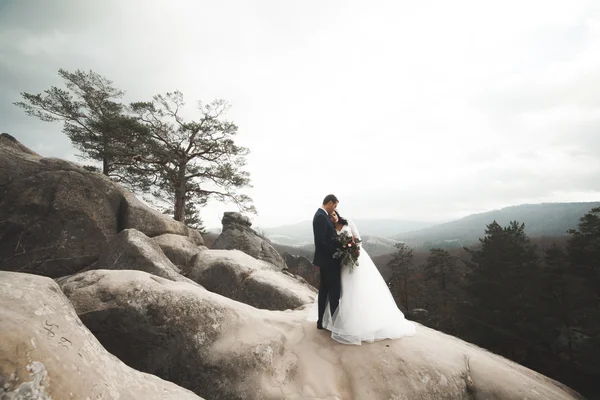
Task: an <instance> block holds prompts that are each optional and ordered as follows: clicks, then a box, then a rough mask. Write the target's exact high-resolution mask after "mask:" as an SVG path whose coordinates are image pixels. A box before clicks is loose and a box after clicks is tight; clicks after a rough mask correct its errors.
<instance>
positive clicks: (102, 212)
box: [0, 134, 203, 278]
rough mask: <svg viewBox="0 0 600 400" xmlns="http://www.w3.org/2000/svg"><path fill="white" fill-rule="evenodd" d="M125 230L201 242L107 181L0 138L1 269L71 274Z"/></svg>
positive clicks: (85, 264)
mask: <svg viewBox="0 0 600 400" xmlns="http://www.w3.org/2000/svg"><path fill="white" fill-rule="evenodd" d="M128 228H133V229H137V230H139V231H141V232H143V233H144V234H146V235H147V236H150V237H154V236H159V235H163V234H166V233H170V234H176V235H180V236H185V237H188V238H190V240H192V242H193V243H194V244H196V245H202V244H203V241H202V237H201V236H200V234H199V233H198V232H197V231H195V230H193V229H189V228H187V227H186V226H185V225H183V224H182V223H180V222H177V221H174V220H173V219H172V218H169V217H168V216H165V215H163V214H161V213H159V212H157V211H155V210H152V209H150V208H149V207H147V206H145V205H144V204H142V203H141V202H140V201H138V200H137V199H136V198H135V197H134V196H133V195H132V194H130V193H128V192H127V191H126V190H124V189H123V188H121V187H120V186H119V185H117V184H115V183H114V182H112V181H111V180H110V179H108V178H107V177H105V176H103V175H101V174H98V173H94V172H90V171H87V170H85V169H84V168H81V167H79V166H78V165H76V164H74V163H71V162H67V161H64V160H59V159H54V158H44V157H42V156H40V155H38V154H36V153H35V152H33V151H31V150H29V149H27V148H26V147H25V146H23V145H22V144H20V143H19V142H18V141H16V139H14V138H13V137H12V136H10V135H7V134H2V135H0V235H1V237H0V270H11V271H20V272H30V273H34V274H39V275H45V276H49V277H53V278H56V277H60V276H65V275H70V274H73V273H75V272H77V271H80V270H82V269H83V268H85V267H88V266H89V265H91V264H93V263H94V262H95V261H96V260H97V259H98V257H99V255H100V252H101V250H102V248H104V246H105V245H106V244H107V243H108V242H109V241H111V240H112V239H113V238H114V237H115V236H116V235H117V234H118V233H119V232H121V231H122V230H124V229H128Z"/></svg>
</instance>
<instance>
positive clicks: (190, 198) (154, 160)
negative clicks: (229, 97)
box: [129, 92, 256, 221]
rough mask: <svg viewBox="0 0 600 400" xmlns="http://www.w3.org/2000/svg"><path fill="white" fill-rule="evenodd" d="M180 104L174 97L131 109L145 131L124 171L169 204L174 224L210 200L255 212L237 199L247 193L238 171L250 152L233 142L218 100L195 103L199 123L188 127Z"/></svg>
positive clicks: (234, 131)
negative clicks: (170, 201)
mask: <svg viewBox="0 0 600 400" xmlns="http://www.w3.org/2000/svg"><path fill="white" fill-rule="evenodd" d="M184 104H185V103H184V101H183V94H182V93H181V92H173V93H167V94H166V95H157V96H155V97H154V98H153V100H152V101H151V102H140V103H133V104H132V105H131V109H132V111H133V112H134V113H135V114H136V115H137V118H138V122H139V123H140V124H141V125H142V126H143V127H144V129H145V136H144V143H143V147H141V149H140V152H139V153H138V154H137V155H136V156H135V157H134V160H135V161H136V164H135V165H134V166H133V167H132V168H130V170H129V171H130V172H131V173H132V174H136V175H137V176H138V186H139V187H140V188H141V189H142V190H145V191H148V190H151V189H153V193H154V195H155V196H157V197H160V198H162V199H170V200H172V205H173V215H174V218H175V220H177V221H184V220H185V218H186V215H185V214H186V209H188V210H190V209H189V208H188V207H189V206H188V205H189V204H195V205H196V206H198V205H203V204H204V203H206V202H207V201H208V200H209V199H211V198H215V199H218V200H220V201H230V202H233V203H235V204H236V205H238V207H239V208H240V209H241V210H242V211H246V212H256V210H255V208H254V206H253V205H252V200H251V199H250V197H248V196H247V195H245V194H240V193H238V189H240V188H244V187H250V176H249V174H248V172H246V171H244V170H243V167H244V165H245V163H246V158H245V157H246V155H247V154H248V153H249V151H248V149H246V148H245V147H242V146H239V145H236V144H235V142H234V136H235V135H236V134H237V130H238V127H237V126H236V125H235V124H234V123H233V122H231V121H228V120H226V119H224V114H225V113H226V111H227V110H228V108H229V106H228V105H227V104H226V103H225V102H223V101H221V100H216V101H214V102H212V103H210V104H208V105H202V104H201V103H200V104H199V107H198V109H199V111H200V118H199V119H198V120H197V121H189V122H187V121H185V120H184V119H183V117H182V116H181V109H182V108H183V106H184Z"/></svg>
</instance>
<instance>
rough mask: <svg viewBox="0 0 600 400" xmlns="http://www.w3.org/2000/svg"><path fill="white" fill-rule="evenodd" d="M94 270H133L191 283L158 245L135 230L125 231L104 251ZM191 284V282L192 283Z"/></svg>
mask: <svg viewBox="0 0 600 400" xmlns="http://www.w3.org/2000/svg"><path fill="white" fill-rule="evenodd" d="M94 269H133V270H138V271H144V272H148V273H150V274H153V275H156V276H160V277H162V278H165V279H169V280H172V281H183V282H190V280H189V279H187V278H185V277H183V276H182V275H180V272H181V270H180V269H179V268H178V267H177V266H175V265H174V264H173V263H172V262H171V261H170V260H169V259H168V258H167V256H165V254H164V253H163V251H162V250H161V248H160V247H159V245H158V244H156V243H155V242H153V241H152V239H150V238H149V237H148V236H146V235H144V234H143V233H142V232H139V231H137V230H135V229H125V230H124V231H121V233H119V234H118V235H117V236H115V237H114V238H113V239H112V240H111V241H110V242H109V243H108V245H107V246H106V247H105V248H104V249H103V251H102V253H101V254H100V258H99V259H98V263H97V264H96V265H95V266H94ZM190 283H191V282H190Z"/></svg>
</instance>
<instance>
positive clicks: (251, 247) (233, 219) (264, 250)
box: [212, 212, 285, 269]
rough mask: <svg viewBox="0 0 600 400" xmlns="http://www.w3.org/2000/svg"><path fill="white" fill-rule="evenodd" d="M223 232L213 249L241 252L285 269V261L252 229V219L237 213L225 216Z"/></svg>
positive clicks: (264, 238)
mask: <svg viewBox="0 0 600 400" xmlns="http://www.w3.org/2000/svg"><path fill="white" fill-rule="evenodd" d="M221 222H222V223H223V231H222V232H221V234H220V235H219V237H218V238H217V240H215V242H214V243H213V245H212V248H213V249H221V250H233V249H237V250H241V251H243V252H244V253H246V254H248V255H250V256H252V257H254V258H256V259H258V260H263V261H266V262H268V263H271V264H273V265H275V266H276V267H278V268H280V269H283V268H285V261H283V258H282V257H281V255H280V254H279V253H278V252H277V250H275V248H274V247H273V246H272V245H271V242H270V241H269V239H267V238H266V237H264V236H262V235H260V234H259V233H257V232H256V231H255V230H254V229H252V223H251V222H250V219H249V218H248V217H246V216H245V215H242V214H240V213H237V212H226V213H224V214H223V219H222V221H221Z"/></svg>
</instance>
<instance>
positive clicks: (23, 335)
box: [0, 271, 201, 400]
mask: <svg viewBox="0 0 600 400" xmlns="http://www.w3.org/2000/svg"><path fill="white" fill-rule="evenodd" d="M0 304H2V307H0V321H1V322H0V337H1V338H2V340H0V360H1V361H0V399H3V400H4V399H6V400H38V399H40V400H42V399H44V400H50V399H145V400H159V399H161V400H162V399H170V400H179V399H185V400H192V399H197V400H201V398H200V397H198V396H197V395H195V394H194V393H192V392H191V391H189V390H187V389H183V388H181V387H179V386H177V385H175V384H174V383H171V382H167V381H164V380H162V379H160V378H158V377H156V376H152V375H150V374H147V373H143V372H139V371H136V370H135V369H133V368H131V367H129V366H127V365H125V364H124V363H123V362H121V361H120V360H119V359H117V358H116V357H115V356H113V355H112V354H110V353H109V352H107V351H106V350H105V349H104V347H102V345H101V344H100V343H99V342H98V340H97V339H96V338H95V337H94V335H92V333H91V332H90V331H89V330H88V329H87V328H86V327H85V326H84V325H83V324H82V322H81V320H80V319H79V317H78V316H77V314H76V313H75V311H74V310H73V306H72V305H71V303H70V302H69V300H68V299H67V298H66V297H65V296H64V295H63V294H62V292H61V291H60V289H59V287H58V285H57V284H56V283H54V282H53V281H52V280H51V279H49V278H45V277H41V276H35V275H31V274H23V273H16V272H3V271H0Z"/></svg>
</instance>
